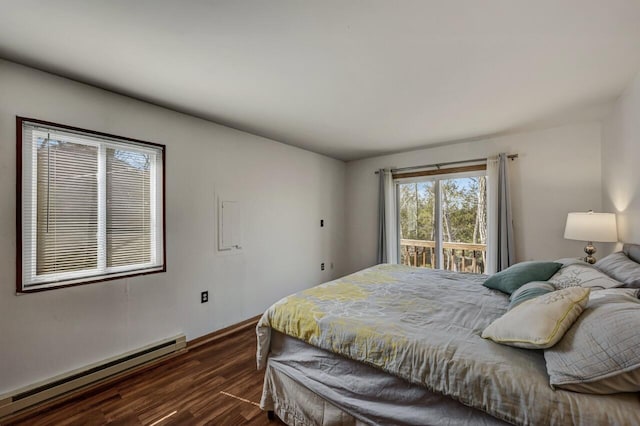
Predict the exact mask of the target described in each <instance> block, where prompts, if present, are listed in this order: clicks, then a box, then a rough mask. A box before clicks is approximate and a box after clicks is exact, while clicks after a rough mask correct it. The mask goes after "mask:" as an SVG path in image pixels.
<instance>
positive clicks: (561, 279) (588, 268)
mask: <svg viewBox="0 0 640 426" xmlns="http://www.w3.org/2000/svg"><path fill="white" fill-rule="evenodd" d="M549 283H551V284H553V286H554V287H555V288H556V289H557V290H560V289H563V288H567V287H577V286H579V287H591V288H593V289H594V290H595V289H598V288H615V287H622V286H623V285H624V284H623V283H621V282H620V281H617V280H614V279H613V278H611V277H609V276H608V275H607V274H605V273H603V272H600V271H599V270H597V269H596V268H594V267H593V266H592V265H590V264H588V263H585V262H583V261H578V262H577V263H566V264H564V266H563V267H562V268H560V270H559V271H558V272H556V273H555V274H554V275H553V276H552V277H551V278H549Z"/></svg>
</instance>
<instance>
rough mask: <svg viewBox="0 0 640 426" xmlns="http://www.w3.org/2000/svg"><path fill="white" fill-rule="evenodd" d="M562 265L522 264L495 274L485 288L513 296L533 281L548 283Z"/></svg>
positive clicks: (546, 263) (548, 263)
mask: <svg viewBox="0 0 640 426" xmlns="http://www.w3.org/2000/svg"><path fill="white" fill-rule="evenodd" d="M561 266H562V265H561V264H560V263H555V262H521V263H516V264H515V265H513V266H510V267H508V268H507V269H505V270H503V271H500V272H498V273H496V274H493V275H492V276H491V277H490V278H489V279H488V280H486V281H485V282H484V284H483V285H484V286H485V287H489V288H492V289H494V290H500V291H501V292H503V293H507V294H511V293H513V292H514V291H516V290H517V289H518V288H520V287H522V286H523V285H525V284H526V283H530V282H531V281H546V280H548V279H549V278H551V276H552V275H553V274H555V273H556V272H557V271H558V269H560V267H561Z"/></svg>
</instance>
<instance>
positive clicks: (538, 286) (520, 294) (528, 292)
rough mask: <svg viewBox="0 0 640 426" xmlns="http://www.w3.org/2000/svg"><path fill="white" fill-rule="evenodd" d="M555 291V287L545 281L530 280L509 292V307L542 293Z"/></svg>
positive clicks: (511, 307)
mask: <svg viewBox="0 0 640 426" xmlns="http://www.w3.org/2000/svg"><path fill="white" fill-rule="evenodd" d="M552 291H555V287H554V286H553V285H551V284H549V283H548V282H546V281H532V282H530V283H527V284H525V285H523V286H522V287H520V288H519V289H517V290H516V291H514V292H513V293H511V296H510V297H509V308H508V310H511V309H513V308H515V307H516V306H518V305H519V304H521V303H522V302H526V301H527V300H531V299H535V298H536V297H538V296H542V295H543V294H547V293H551V292H552Z"/></svg>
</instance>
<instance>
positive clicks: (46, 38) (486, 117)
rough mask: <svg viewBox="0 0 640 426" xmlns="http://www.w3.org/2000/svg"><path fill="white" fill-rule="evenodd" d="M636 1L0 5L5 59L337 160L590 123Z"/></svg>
mask: <svg viewBox="0 0 640 426" xmlns="http://www.w3.org/2000/svg"><path fill="white" fill-rule="evenodd" d="M639 22H640V1H639V0H598V1H596V0H573V1H569V0H528V1H525V0H483V1H478V0H430V1H427V0H421V1H408V0H404V1H394V0H386V1H381V0H357V1H344V0H331V1H325V0H316V1H299V0H291V1H281V0H271V1H264V0H256V1H238V0H228V1H211V0H200V1H195V0H190V1H175V0H173V1H168V0H136V1H132V0H110V1H98V0H93V1H87V0H56V1H50V0H40V1H37V0H21V1H8V0H0V57H3V58H5V59H8V60H12V61H15V62H19V63H23V64H26V65H30V66H33V67H36V68H39V69H42V70H45V71H50V72H53V73H56V74H59V75H62V76H66V77H70V78H73V79H76V80H78V81H82V82H86V83H89V84H92V85H95V86H99V87H102V88H105V89H108V90H112V91H114V92H118V93H122V94H125V95H129V96H132V97H135V98H138V99H142V100H145V101H148V102H152V103H155V104H158V105H162V106H165V107H168V108H172V109H175V110H177V111H182V112H186V113H189V114H192V115H195V116H198V117H202V118H205V119H209V120H212V121H215V122H218V123H222V124H225V125H228V126H231V127H235V128H238V129H241V130H245V131H248V132H251V133H255V134H258V135H262V136H266V137H269V138H272V139H275V140H278V141H281V142H284V143H287V144H290V145H295V146H299V147H302V148H305V149H308V150H311V151H315V152H318V153H322V154H326V155H329V156H331V157H334V158H338V159H342V160H352V159H358V158H364V157H368V156H372V155H378V154H384V153H389V152H396V151H401V150H408V149H412V148H417V147H424V146H428V145H432V144H441V143H444V142H448V141H458V140H464V139H469V138H477V137H483V136H490V135H496V134H503V133H509V132H514V131H519V130H522V129H525V128H535V127H540V126H543V125H548V124H549V123H550V124H562V123H564V122H570V121H576V120H585V119H599V118H602V116H603V114H604V113H605V111H606V109H607V105H610V104H611V102H612V101H613V100H615V98H616V97H618V96H619V95H620V94H621V93H622V91H623V89H624V88H625V86H626V85H627V84H629V82H630V81H631V80H632V79H633V77H634V75H635V74H636V73H637V72H638V71H639V70H640V24H639Z"/></svg>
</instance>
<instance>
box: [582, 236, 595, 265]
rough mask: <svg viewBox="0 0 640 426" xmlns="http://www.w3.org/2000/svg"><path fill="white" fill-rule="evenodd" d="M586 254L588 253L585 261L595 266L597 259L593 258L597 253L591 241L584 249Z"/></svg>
mask: <svg viewBox="0 0 640 426" xmlns="http://www.w3.org/2000/svg"><path fill="white" fill-rule="evenodd" d="M584 252H585V253H587V257H585V258H584V261H585V262H587V263H589V264H591V265H593V264H594V263H596V258H595V257H593V254H594V253H595V252H596V248H595V247H594V246H593V243H592V242H591V241H589V242H588V243H587V246H586V247H585V248H584Z"/></svg>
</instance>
